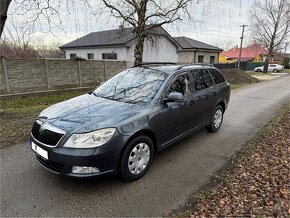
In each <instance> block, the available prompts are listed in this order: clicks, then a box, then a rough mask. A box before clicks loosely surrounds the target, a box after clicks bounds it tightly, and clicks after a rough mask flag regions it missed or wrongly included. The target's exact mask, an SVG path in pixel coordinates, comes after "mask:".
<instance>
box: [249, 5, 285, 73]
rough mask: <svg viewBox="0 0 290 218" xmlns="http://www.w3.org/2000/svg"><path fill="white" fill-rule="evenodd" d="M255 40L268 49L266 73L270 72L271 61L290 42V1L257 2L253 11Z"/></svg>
mask: <svg viewBox="0 0 290 218" xmlns="http://www.w3.org/2000/svg"><path fill="white" fill-rule="evenodd" d="M251 15H252V18H253V19H252V26H253V27H252V28H253V32H252V33H253V37H254V39H255V40H256V41H257V42H258V43H260V44H261V45H263V46H264V47H265V48H267V49H268V52H269V53H268V55H267V57H266V61H265V65H264V73H267V71H268V65H269V59H270V57H271V56H273V54H274V53H275V52H277V51H279V50H282V49H284V48H285V46H286V45H287V42H289V33H290V2H289V0H255V2H254V4H253V7H252V10H251Z"/></svg>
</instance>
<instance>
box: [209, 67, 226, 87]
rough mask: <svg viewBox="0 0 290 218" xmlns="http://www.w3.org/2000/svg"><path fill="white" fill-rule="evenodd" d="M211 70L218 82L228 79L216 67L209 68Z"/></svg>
mask: <svg viewBox="0 0 290 218" xmlns="http://www.w3.org/2000/svg"><path fill="white" fill-rule="evenodd" d="M209 72H210V73H211V75H212V78H213V80H214V82H215V83H216V84H220V83H223V82H225V81H226V80H225V78H224V77H223V75H222V74H221V73H220V72H219V71H217V70H215V69H211V70H209Z"/></svg>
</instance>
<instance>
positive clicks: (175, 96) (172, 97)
mask: <svg viewBox="0 0 290 218" xmlns="http://www.w3.org/2000/svg"><path fill="white" fill-rule="evenodd" d="M183 101H184V96H183V94H182V93H180V92H170V93H169V95H168V96H167V98H165V99H163V102H165V103H167V102H183Z"/></svg>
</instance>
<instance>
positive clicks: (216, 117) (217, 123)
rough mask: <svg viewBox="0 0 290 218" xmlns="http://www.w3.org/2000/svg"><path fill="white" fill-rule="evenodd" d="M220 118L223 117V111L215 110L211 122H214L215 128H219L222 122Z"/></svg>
mask: <svg viewBox="0 0 290 218" xmlns="http://www.w3.org/2000/svg"><path fill="white" fill-rule="evenodd" d="M222 119H223V112H222V111H221V110H220V109H218V110H217V111H216V112H215V115H214V121H213V124H214V127H215V128H219V127H220V125H221V123H222Z"/></svg>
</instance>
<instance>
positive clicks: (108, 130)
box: [30, 64, 230, 181]
mask: <svg viewBox="0 0 290 218" xmlns="http://www.w3.org/2000/svg"><path fill="white" fill-rule="evenodd" d="M229 100H230V86H229V84H228V83H227V82H226V80H225V79H224V77H223V76H222V74H221V73H220V72H219V71H218V70H217V69H216V68H214V67H212V66H209V65H201V64H200V65H165V64H164V65H160V64H159V65H158V64H143V65H139V66H136V67H133V68H130V69H127V70H124V71H123V72H121V73H119V74H117V75H116V76H114V77H113V78H111V79H110V80H108V81H106V82H105V83H104V84H102V85H101V86H99V87H97V88H96V89H95V90H93V91H91V92H89V93H88V94H84V95H81V96H79V97H75V98H72V99H70V100H67V101H64V102H61V103H58V104H55V105H53V106H50V107H49V108H47V109H45V110H44V111H42V112H41V113H40V114H39V116H38V118H37V119H36V121H35V123H34V125H33V127H32V131H31V140H30V145H31V148H32V150H33V154H34V156H35V159H36V160H37V162H38V163H39V164H40V165H42V166H43V167H44V168H45V169H47V170H49V171H51V172H53V173H56V174H62V175H66V176H73V177H89V176H100V175H105V174H106V175H108V174H116V173H119V174H120V175H121V176H122V177H123V178H124V179H125V180H127V181H132V180H136V179H139V178H140V177H142V176H143V175H144V174H145V173H146V172H147V170H148V169H149V167H150V165H151V164H152V161H153V157H154V156H155V154H156V153H157V152H158V151H160V150H162V149H164V148H166V147H167V146H169V145H171V144H173V143H175V142H177V141H178V140H180V139H182V138H184V137H186V136H188V135H190V134H191V133H192V132H194V131H196V130H197V129H200V128H202V127H207V129H208V130H209V131H211V132H216V131H218V130H219V128H220V127H221V125H222V121H223V114H224V112H225V110H226V108H227V106H228V103H229Z"/></svg>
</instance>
